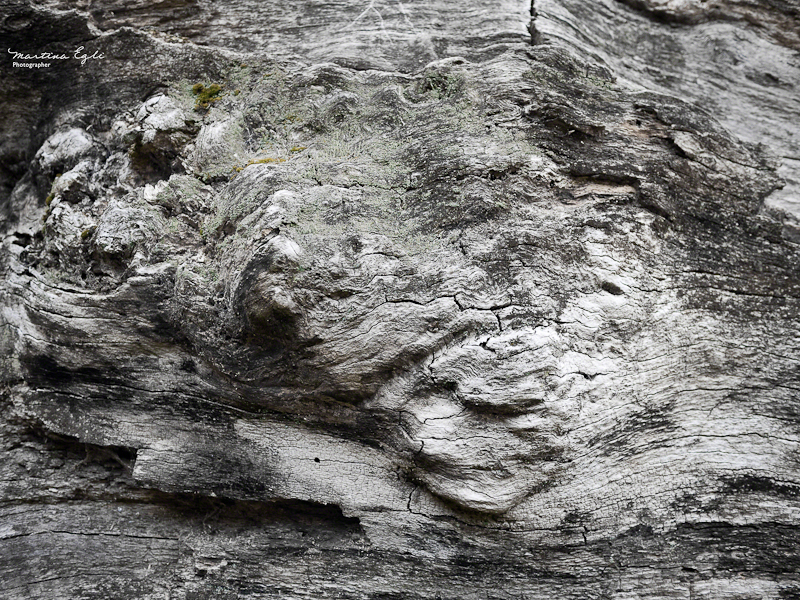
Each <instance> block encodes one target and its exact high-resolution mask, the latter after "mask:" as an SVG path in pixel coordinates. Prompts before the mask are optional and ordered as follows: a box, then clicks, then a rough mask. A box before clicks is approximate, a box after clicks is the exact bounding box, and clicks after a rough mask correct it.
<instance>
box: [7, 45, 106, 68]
mask: <svg viewBox="0 0 800 600" xmlns="http://www.w3.org/2000/svg"><path fill="white" fill-rule="evenodd" d="M8 53H9V54H10V55H11V59H12V62H11V66H12V67H15V68H18V69H46V68H47V67H49V66H50V65H52V64H53V62H52V61H59V60H79V61H81V65H85V64H86V63H87V62H89V61H93V60H101V59H103V58H105V57H106V55H105V54H104V53H102V52H99V51H97V50H95V51H94V52H93V53H92V54H89V52H88V51H86V49H85V47H84V46H79V47H78V48H76V50H75V52H73V53H72V54H63V53H62V54H55V53H53V52H40V53H38V54H25V53H24V52H16V51H15V50H12V49H11V48H9V49H8ZM45 61H48V62H45Z"/></svg>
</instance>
